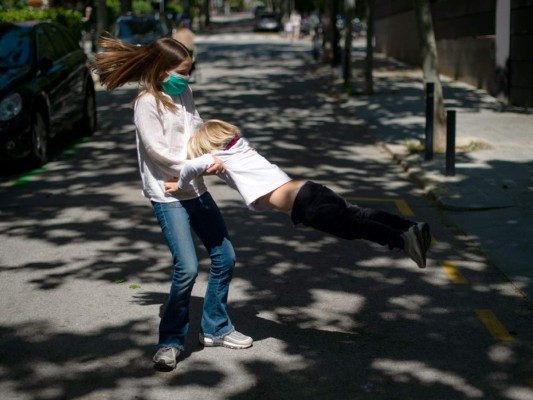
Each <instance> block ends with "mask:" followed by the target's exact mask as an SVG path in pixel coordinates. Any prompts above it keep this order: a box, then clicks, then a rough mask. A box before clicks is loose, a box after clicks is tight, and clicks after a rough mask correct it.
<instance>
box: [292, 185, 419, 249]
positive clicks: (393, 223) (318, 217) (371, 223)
mask: <svg viewBox="0 0 533 400" xmlns="http://www.w3.org/2000/svg"><path fill="white" fill-rule="evenodd" d="M291 216H292V220H293V222H294V224H298V223H302V224H304V225H306V226H310V227H313V228H315V229H318V230H321V231H324V232H327V233H330V234H332V235H335V236H338V237H341V238H343V239H348V240H352V239H366V240H370V241H372V242H375V243H379V244H381V245H388V246H389V247H390V248H399V249H403V248H404V240H403V239H402V236H401V235H402V234H403V233H404V232H405V231H407V230H408V229H409V228H410V227H411V226H413V225H415V222H413V221H409V220H406V219H404V218H401V217H399V216H397V215H394V214H390V213H387V212H385V211H379V210H374V209H371V208H364V207H359V206H356V205H353V204H350V203H348V202H347V201H346V200H345V199H343V198H342V197H341V196H339V195H338V194H336V193H334V192H333V191H332V190H330V189H328V188H327V187H325V186H322V185H319V184H316V183H314V182H306V183H305V184H304V185H303V186H302V187H301V189H300V191H299V192H298V195H297V196H296V199H295V202H294V207H293V210H292V215H291Z"/></svg>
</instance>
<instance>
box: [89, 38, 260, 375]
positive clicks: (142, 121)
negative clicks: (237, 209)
mask: <svg viewBox="0 0 533 400" xmlns="http://www.w3.org/2000/svg"><path fill="white" fill-rule="evenodd" d="M99 46H100V48H101V49H102V52H100V53H98V54H97V55H96V57H95V61H94V64H93V69H94V71H95V72H96V73H97V74H98V75H99V76H100V82H101V83H102V85H103V86H105V87H106V88H107V89H108V90H114V89H115V88H118V87H120V86H123V85H124V84H126V83H128V82H136V83H138V84H139V85H140V91H139V93H138V95H137V96H136V98H135V99H134V100H133V108H134V121H135V127H136V141H137V155H138V162H139V169H140V174H141V179H142V184H143V194H144V196H145V197H147V198H148V199H149V200H150V202H151V204H152V206H153V209H154V212H155V216H156V218H157V221H158V222H159V225H160V227H161V230H162V231H163V235H164V237H165V239H166V242H167V245H168V247H169V249H170V252H171V254H172V258H173V272H172V280H171V285H170V294H169V297H168V301H167V305H166V307H165V310H164V312H163V315H162V317H161V322H160V325H159V341H158V344H157V351H156V353H155V355H154V357H153V361H154V363H155V365H156V366H157V367H165V368H175V367H176V363H177V359H178V357H179V354H180V352H182V351H183V350H184V341H185V337H186V335H187V332H188V330H189V303H190V298H191V291H192V288H193V285H194V283H195V279H196V277H197V275H198V259H197V255H196V252H195V246H194V243H193V238H192V234H191V230H192V231H194V232H195V233H196V235H197V236H198V238H199V239H200V240H201V242H202V243H203V245H204V246H205V248H206V249H207V252H208V253H209V255H210V257H211V266H210V269H209V278H208V283H207V291H206V293H205V298H204V305H203V313H202V320H201V331H200V337H199V340H200V343H201V344H202V345H204V346H206V347H211V346H224V347H228V348H234V349H243V348H248V347H250V346H252V343H253V340H252V338H251V337H248V336H246V335H243V334H241V333H239V332H237V331H236V330H235V328H234V326H233V324H232V322H231V320H230V317H229V315H228V310H227V299H228V292H229V286H230V282H231V279H232V274H233V270H234V266H235V252H234V249H233V246H232V244H231V241H230V238H229V235H228V230H227V228H226V225H225V222H224V219H223V218H222V215H221V214H220V211H219V209H218V207H217V205H216V203H215V202H214V200H213V198H212V197H211V195H210V194H209V192H208V191H207V188H206V186H205V184H204V181H203V177H202V175H203V174H213V173H217V172H223V167H221V161H220V160H217V161H216V162H215V163H213V165H212V166H211V167H210V168H207V169H206V170H205V171H203V174H199V175H198V176H197V177H194V178H193V179H191V180H190V182H189V185H188V186H187V188H185V189H183V190H182V191H180V192H179V193H174V194H169V193H166V192H165V190H164V182H165V181H166V180H169V179H171V178H172V177H173V176H175V175H176V174H179V173H180V171H181V169H182V168H183V166H185V161H186V159H187V142H188V140H189V138H190V137H191V135H193V134H194V131H195V127H197V126H200V125H201V124H202V122H203V121H202V119H201V118H200V115H199V113H198V112H197V110H196V109H195V105H194V100H193V95H192V91H191V88H190V87H189V85H188V77H189V71H190V69H191V65H192V58H191V56H190V54H189V52H188V49H187V48H186V47H185V46H184V45H183V44H181V43H179V42H177V41H176V40H174V39H172V38H169V37H164V38H160V39H158V40H156V41H154V42H152V43H150V44H148V45H145V46H136V45H132V44H128V43H125V42H122V41H120V40H118V39H115V38H111V37H102V38H101V40H100V42H99Z"/></svg>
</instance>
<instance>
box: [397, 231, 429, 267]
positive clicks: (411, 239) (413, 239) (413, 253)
mask: <svg viewBox="0 0 533 400" xmlns="http://www.w3.org/2000/svg"><path fill="white" fill-rule="evenodd" d="M401 236H402V239H403V243H404V245H403V251H404V252H405V254H407V256H408V257H409V258H411V260H413V261H414V262H415V263H416V265H418V267H419V268H426V257H425V254H426V253H425V251H424V250H423V243H422V240H421V236H422V235H421V234H420V231H419V230H418V226H416V225H413V226H411V227H410V228H409V230H407V231H406V232H404V233H402V235H401Z"/></svg>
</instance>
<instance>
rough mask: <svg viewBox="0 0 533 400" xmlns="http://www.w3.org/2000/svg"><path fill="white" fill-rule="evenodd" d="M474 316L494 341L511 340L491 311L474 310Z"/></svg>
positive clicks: (511, 337)
mask: <svg viewBox="0 0 533 400" xmlns="http://www.w3.org/2000/svg"><path fill="white" fill-rule="evenodd" d="M476 314H477V316H478V318H479V319H480V320H481V322H482V323H483V325H485V328H487V330H488V331H489V333H490V334H491V336H492V337H493V338H494V339H496V340H502V341H509V340H513V336H512V335H511V334H510V333H509V331H508V330H507V329H506V328H505V326H503V324H502V323H501V322H500V320H499V319H498V318H497V317H496V315H494V313H493V312H492V311H491V310H488V309H479V310H476Z"/></svg>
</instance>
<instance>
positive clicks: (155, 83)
mask: <svg viewBox="0 0 533 400" xmlns="http://www.w3.org/2000/svg"><path fill="white" fill-rule="evenodd" d="M98 46H99V47H100V48H101V49H102V50H103V51H101V52H100V53H98V54H96V56H95V59H94V62H93V64H92V66H91V67H92V69H93V70H94V71H95V72H96V73H97V74H98V75H99V76H100V83H101V84H102V85H103V86H105V87H106V88H107V89H108V90H113V89H116V88H118V87H120V86H122V85H124V84H126V83H128V82H138V83H139V84H140V85H141V88H142V89H143V90H144V91H147V92H149V93H151V94H153V95H154V97H155V99H156V104H157V107H158V108H160V105H161V104H163V106H164V107H166V108H168V109H169V110H172V111H175V110H176V105H175V104H174V102H173V101H172V100H171V99H169V98H168V96H165V95H164V94H163V92H162V88H161V82H162V80H163V79H164V78H165V75H166V72H168V71H170V70H173V69H175V68H177V67H178V66H179V65H180V64H181V63H182V62H183V61H185V60H190V59H191V56H190V54H189V52H188V50H187V48H186V47H185V46H184V45H183V44H181V43H180V42H178V41H176V40H174V39H172V38H170V37H163V38H159V39H157V40H156V41H154V42H152V43H150V44H147V45H145V46H137V45H134V44H130V43H126V42H123V41H121V40H119V39H116V38H113V37H110V36H102V37H100V40H99V41H98ZM141 93H142V92H141Z"/></svg>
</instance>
